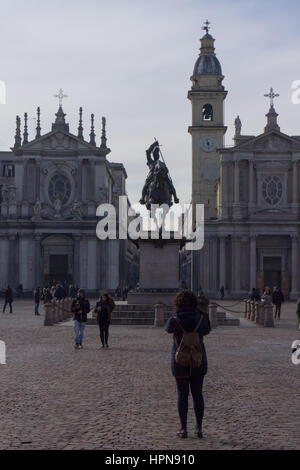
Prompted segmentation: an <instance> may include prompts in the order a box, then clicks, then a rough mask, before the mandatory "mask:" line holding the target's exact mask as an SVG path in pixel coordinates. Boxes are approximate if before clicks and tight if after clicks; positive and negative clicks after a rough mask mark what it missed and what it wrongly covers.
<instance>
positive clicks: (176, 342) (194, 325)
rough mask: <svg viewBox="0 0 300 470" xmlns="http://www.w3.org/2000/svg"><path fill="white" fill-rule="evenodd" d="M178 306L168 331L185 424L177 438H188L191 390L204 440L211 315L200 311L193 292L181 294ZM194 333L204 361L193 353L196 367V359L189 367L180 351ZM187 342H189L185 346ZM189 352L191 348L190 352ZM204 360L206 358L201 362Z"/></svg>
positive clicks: (198, 426)
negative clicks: (205, 393)
mask: <svg viewBox="0 0 300 470" xmlns="http://www.w3.org/2000/svg"><path fill="white" fill-rule="evenodd" d="M174 304H175V307H176V314H175V316H172V317H170V318H169V320H168V321H167V324H166V326H165V330H166V331H167V333H172V334H173V347H172V354H171V370H172V374H173V376H174V377H175V380H176V385H177V393H178V402H177V406H178V413H179V418H180V423H181V429H180V431H178V433H177V435H178V436H179V437H180V438H187V437H188V433H187V414H188V396H189V391H190V390H191V393H192V397H193V402H194V411H195V415H196V429H195V432H196V435H197V437H199V438H202V437H203V435H202V421H203V415H204V400H203V394H202V386H203V380H204V376H205V374H206V372H207V356H206V350H205V346H204V342H203V336H205V335H207V334H208V333H209V332H210V322H209V317H208V314H207V313H206V310H205V305H204V304H203V306H204V309H202V310H200V307H199V304H198V302H197V297H196V296H195V294H194V293H193V292H192V291H190V290H182V291H180V292H179V293H178V294H177V295H176V297H175V299H174ZM191 333H194V335H192V336H193V338H194V339H195V341H197V342H198V344H197V348H198V350H199V348H200V351H201V353H200V359H199V355H198V356H197V361H196V356H195V357H193V354H194V353H192V351H193V349H191V350H190V354H189V355H188V356H185V357H188V358H193V359H194V361H196V363H197V366H195V363H194V365H193V360H192V359H191V362H190V363H189V365H182V356H181V358H180V357H179V351H180V350H181V348H182V347H183V346H184V344H186V346H187V345H188V341H187V340H185V337H186V335H191ZM185 341H186V343H185ZM186 351H187V349H186ZM201 357H202V359H201Z"/></svg>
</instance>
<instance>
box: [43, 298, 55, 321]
mask: <svg viewBox="0 0 300 470" xmlns="http://www.w3.org/2000/svg"><path fill="white" fill-rule="evenodd" d="M44 309H45V320H44V325H45V326H52V325H53V324H54V322H53V308H52V304H50V303H49V304H45V305H44Z"/></svg>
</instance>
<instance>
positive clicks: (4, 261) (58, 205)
mask: <svg viewBox="0 0 300 470" xmlns="http://www.w3.org/2000/svg"><path fill="white" fill-rule="evenodd" d="M27 119H28V118H27V114H26V113H25V115H24V132H23V135H22V133H21V120H20V118H19V117H17V126H16V135H15V143H14V147H13V148H12V149H11V151H10V152H0V194H1V197H0V288H4V287H6V286H7V284H9V285H10V286H11V287H14V288H17V286H18V285H19V284H22V285H23V289H24V292H25V294H26V293H31V292H32V290H33V288H34V287H35V286H37V285H40V286H43V285H51V284H52V283H53V282H64V283H68V284H74V285H76V286H79V287H81V288H84V289H85V290H86V292H87V294H88V295H96V294H98V293H99V291H105V290H109V291H111V290H114V289H116V288H117V287H121V288H122V287H125V286H134V285H135V284H136V282H137V270H138V267H137V264H138V257H137V251H136V248H135V246H134V245H133V244H132V243H130V242H128V241H127V240H99V239H98V238H97V237H96V225H97V222H98V220H99V219H97V217H96V209H97V207H98V205H99V204H100V203H107V202H109V203H112V204H113V205H115V207H116V208H117V207H118V197H119V196H124V195H126V178H127V174H126V170H125V168H124V166H123V164H121V163H111V162H109V161H108V159H107V156H108V154H109V153H110V149H109V148H108V147H107V144H106V128H105V126H106V122H105V118H102V135H101V144H100V145H99V146H97V144H96V136H95V130H94V115H91V130H90V134H89V139H85V138H84V135H83V132H84V131H83V127H82V109H81V108H80V111H79V126H78V132H77V133H76V135H75V134H72V133H71V132H70V130H69V124H67V122H66V120H65V113H64V112H63V109H62V106H61V104H60V106H59V109H58V112H57V113H56V119H55V122H54V123H53V124H52V129H51V131H50V132H48V133H46V134H42V132H41V125H40V109H39V108H38V110H37V127H36V135H35V137H34V139H32V140H29V136H28V127H27Z"/></svg>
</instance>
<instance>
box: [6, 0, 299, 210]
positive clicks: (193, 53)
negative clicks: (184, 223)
mask: <svg viewBox="0 0 300 470" xmlns="http://www.w3.org/2000/svg"><path fill="white" fill-rule="evenodd" d="M0 6H1V11H0V39H1V49H0V50H1V63H0V80H3V81H4V82H5V83H6V88H7V103H6V105H0V150H7V149H9V148H10V147H11V146H12V144H13V136H14V131H15V116H16V114H19V115H20V116H21V117H22V116H23V114H24V112H25V111H27V112H28V114H29V118H30V130H31V136H33V128H34V126H35V122H34V120H33V119H31V118H34V117H35V110H36V107H37V106H40V107H41V119H42V131H43V132H45V133H46V132H48V131H49V130H50V127H51V123H52V122H53V120H54V114H55V112H56V111H57V106H58V104H57V100H55V99H54V98H53V94H55V93H57V91H58V89H59V88H60V87H62V88H63V90H64V92H65V93H66V94H68V95H69V98H67V99H65V100H64V105H63V107H64V111H65V112H66V113H67V120H68V122H69V123H70V131H71V132H74V133H76V132H77V125H78V108H79V106H82V107H83V111H84V124H85V136H86V137H88V134H89V132H90V130H89V125H90V122H89V116H90V114H91V113H95V119H96V126H97V137H98V142H99V138H100V125H101V116H103V115H104V116H106V118H107V132H108V145H109V147H110V148H111V150H112V152H111V154H110V159H111V160H112V161H115V162H122V163H123V164H124V165H125V167H126V169H127V172H128V180H127V190H128V194H129V196H130V199H131V200H132V202H135V201H136V200H138V199H139V194H140V190H141V187H142V184H143V180H144V178H145V176H146V174H147V167H146V163H145V149H146V147H147V146H148V145H149V144H150V143H151V142H152V139H153V137H154V136H155V137H156V138H158V139H159V141H160V142H161V144H162V145H163V148H162V151H163V154H164V157H165V160H166V162H167V164H168V166H169V170H170V173H171V176H172V178H173V180H174V183H175V185H176V187H177V190H178V193H179V196H180V197H181V200H182V201H183V202H188V201H189V200H190V194H191V138H190V136H189V134H188V133H187V128H188V126H189V125H190V122H191V105H190V102H189V101H188V100H187V91H188V89H189V87H190V83H191V82H190V76H191V73H192V70H193V66H194V63H195V61H196V59H197V56H198V53H199V45H200V44H199V39H200V37H201V36H202V35H203V31H201V26H202V24H203V22H204V21H205V20H206V19H209V20H210V21H211V22H212V30H211V33H212V34H213V36H214V37H215V39H216V43H215V46H216V53H217V56H218V58H219V60H220V62H221V64H222V69H223V74H224V75H225V80H224V85H225V87H226V89H227V90H228V91H229V93H228V97H227V99H226V113H225V120H226V125H227V126H228V131H227V135H226V145H230V144H231V140H232V136H233V122H234V119H235V117H236V115H237V114H239V115H240V117H241V120H242V124H243V132H244V133H247V134H249V133H250V134H252V133H253V134H259V133H261V132H262V130H263V127H264V125H265V120H266V118H265V114H266V112H267V110H268V101H267V100H266V98H264V97H263V95H264V93H266V92H268V90H269V88H270V87H271V86H273V87H274V88H275V91H277V92H278V93H280V98H278V99H277V100H276V110H277V112H278V113H279V114H280V116H279V124H280V126H281V130H282V131H283V132H286V133H288V134H291V135H293V134H300V105H298V106H297V105H294V104H292V101H291V94H292V90H291V84H292V82H293V81H294V80H300V53H299V51H300V28H299V14H300V5H299V2H298V0H289V1H286V0H285V1H283V0H273V1H269V0H260V1H256V0H244V1H241V0H222V1H220V0H214V1H213V2H207V1H206V0H205V1H204V0H197V1H195V0H148V1H145V0H139V1H136V0H110V1H107V0H59V1H58V0H51V1H43V2H41V1H40V0H39V1H36V0H27V1H26V2H23V1H21V0H19V1H16V0H11V1H10V2H7V1H3V0H2V1H1V2H0Z"/></svg>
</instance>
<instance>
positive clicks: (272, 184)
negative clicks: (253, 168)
mask: <svg viewBox="0 0 300 470" xmlns="http://www.w3.org/2000/svg"><path fill="white" fill-rule="evenodd" d="M262 196H263V198H264V200H265V202H266V203H267V204H269V205H270V206H275V205H276V204H278V203H279V202H280V201H281V199H282V181H281V179H280V177H279V176H271V175H270V176H265V177H264V179H263V182H262Z"/></svg>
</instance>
